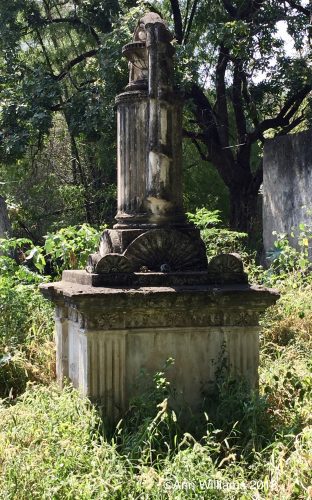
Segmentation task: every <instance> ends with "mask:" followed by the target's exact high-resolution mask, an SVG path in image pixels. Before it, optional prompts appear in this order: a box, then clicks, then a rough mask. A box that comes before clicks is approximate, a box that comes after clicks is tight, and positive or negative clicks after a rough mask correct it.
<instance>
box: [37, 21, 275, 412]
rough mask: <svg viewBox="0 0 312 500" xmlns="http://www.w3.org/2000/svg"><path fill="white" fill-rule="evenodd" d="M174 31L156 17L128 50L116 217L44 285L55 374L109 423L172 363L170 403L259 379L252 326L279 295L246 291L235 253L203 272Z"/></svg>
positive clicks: (194, 404) (198, 400)
mask: <svg viewBox="0 0 312 500" xmlns="http://www.w3.org/2000/svg"><path fill="white" fill-rule="evenodd" d="M171 40H172V36H171V34H170V32H169V31H168V29H167V27H166V24H165V23H164V21H163V20H162V19H161V18H160V17H159V16H158V15H157V14H154V13H150V14H148V15H146V16H144V17H143V18H142V19H141V20H140V22H139V25H138V27H137V29H136V31H135V34H134V40H133V42H132V43H130V44H127V45H126V46H125V47H124V54H125V55H126V57H127V58H128V60H129V70H130V72H129V73H130V74H129V85H128V87H127V89H126V92H124V93H122V94H120V95H119V96H117V99H116V102H117V108H118V213H117V216H116V219H117V224H116V226H114V229H110V230H106V231H105V232H104V234H103V235H102V238H101V242H100V247H99V251H98V252H97V253H96V254H93V255H92V256H90V262H89V265H88V268H87V270H88V272H86V271H64V273H63V279H62V281H61V282H58V283H49V284H44V285H42V286H41V290H42V292H43V293H44V295H45V296H47V297H48V298H49V299H50V300H52V301H53V302H54V303H55V304H56V325H57V336H56V340H57V376H58V379H59V381H60V382H62V380H63V379H64V377H68V378H69V379H70V380H71V381H72V383H73V384H74V386H75V387H77V388H79V389H80V390H81V391H82V393H83V394H85V395H87V396H89V397H91V398H93V399H100V400H101V401H102V403H103V405H104V411H105V413H106V415H108V416H110V417H111V418H112V419H113V420H116V419H118V418H120V416H121V415H122V414H123V412H124V411H126V410H127V408H128V405H129V402H130V400H131V398H132V397H133V396H134V395H136V393H137V391H139V390H140V387H139V386H138V385H137V379H138V377H139V374H140V373H141V371H142V369H143V370H145V371H146V372H147V373H149V374H150V375H151V376H152V375H154V373H155V372H156V371H158V370H159V369H161V368H162V367H163V365H164V364H165V362H166V360H167V359H168V358H172V357H173V358H174V359H175V364H174V366H173V367H172V369H171V371H170V372H169V374H168V376H169V380H170V381H171V382H172V384H173V386H174V387H175V388H176V391H177V404H179V402H180V403H181V402H182V401H183V402H186V403H187V404H189V405H190V407H191V408H192V409H193V410H194V411H197V410H198V409H199V408H200V407H201V404H202V401H203V399H204V397H205V395H206V394H209V393H211V392H212V391H214V390H215V389H216V386H217V383H218V381H219V380H220V374H221V373H223V374H224V375H225V376H233V377H244V378H245V379H247V381H248V382H249V384H250V386H251V387H253V388H255V387H256V386H257V381H258V358H259V346H258V330H259V327H258V319H259V314H261V313H262V312H263V311H264V310H265V309H266V308H267V307H268V306H269V305H271V304H273V303H275V301H276V300H277V298H278V294H277V293H276V292H274V291H272V290H266V289H264V288H261V287H253V286H249V285H247V277H246V274H245V273H244V270H243V264H242V261H241V260H240V258H239V257H238V256H237V255H219V256H217V257H214V258H213V259H211V261H210V262H209V265H208V266H207V257H206V252H205V247H204V244H203V242H202V241H201V239H200V234H199V231H198V230H197V229H195V227H194V226H193V225H192V224H188V223H187V222H186V217H185V214H184V210H183V205H182V189H181V165H182V159H181V144H182V101H181V99H180V98H179V96H178V95H177V94H176V93H175V92H174V89H173V59H172V57H173V53H174V49H173V46H172V45H171Z"/></svg>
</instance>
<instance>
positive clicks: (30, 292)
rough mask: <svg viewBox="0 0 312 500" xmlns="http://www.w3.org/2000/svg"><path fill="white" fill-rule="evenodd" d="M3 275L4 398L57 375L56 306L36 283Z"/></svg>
mask: <svg viewBox="0 0 312 500" xmlns="http://www.w3.org/2000/svg"><path fill="white" fill-rule="evenodd" d="M16 279H17V278H16V276H14V275H13V277H12V279H10V278H7V277H1V278H0V397H7V396H8V395H9V394H12V395H13V396H16V395H17V394H20V393H21V392H22V391H23V390H25V387H26V383H27V381H28V380H37V381H41V382H47V381H50V380H51V378H52V377H53V376H54V365H55V361H54V345H53V342H52V334H53V330H54V321H53V308H52V305H51V304H50V303H48V302H47V301H46V300H45V299H44V298H43V297H42V295H41V294H40V293H39V291H38V288H37V285H36V284H16Z"/></svg>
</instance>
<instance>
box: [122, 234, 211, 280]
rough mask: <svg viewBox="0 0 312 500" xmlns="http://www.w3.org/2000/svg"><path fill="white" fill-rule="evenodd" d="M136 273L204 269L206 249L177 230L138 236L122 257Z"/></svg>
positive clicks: (198, 241)
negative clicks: (131, 264)
mask: <svg viewBox="0 0 312 500" xmlns="http://www.w3.org/2000/svg"><path fill="white" fill-rule="evenodd" d="M124 255H125V256H126V257H127V258H128V259H129V261H130V262H132V263H133V265H134V266H135V268H136V269H135V270H137V271H138V270H140V268H141V267H142V266H146V267H147V269H148V270H149V271H161V270H162V269H163V270H165V271H166V272H170V271H190V270H193V271H199V270H204V269H206V268H207V257H206V249H205V246H204V244H203V243H202V241H201V240H195V241H193V240H191V238H189V236H188V235H186V234H183V233H182V232H180V231H176V230H172V229H171V230H168V229H154V230H151V231H147V232H146V233H144V234H142V235H141V236H138V237H137V238H136V239H135V240H134V241H133V242H132V243H130V245H129V246H128V248H127V249H126V251H125V254H124Z"/></svg>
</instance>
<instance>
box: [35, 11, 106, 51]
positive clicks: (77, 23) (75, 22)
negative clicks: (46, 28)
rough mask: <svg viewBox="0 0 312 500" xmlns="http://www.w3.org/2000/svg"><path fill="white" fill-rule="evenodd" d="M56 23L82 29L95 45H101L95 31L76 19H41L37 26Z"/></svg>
mask: <svg viewBox="0 0 312 500" xmlns="http://www.w3.org/2000/svg"><path fill="white" fill-rule="evenodd" d="M37 23H38V22H37ZM58 23H68V24H71V25H72V26H75V27H79V28H83V29H84V30H85V31H88V32H89V33H90V35H92V37H93V38H94V40H95V41H96V43H97V45H101V40H100V38H99V36H98V34H97V33H96V31H95V29H94V28H93V27H92V26H90V25H89V24H86V23H84V22H83V21H81V20H80V19H78V17H57V18H54V19H53V18H52V19H43V18H41V19H40V20H39V23H38V24H41V25H49V24H58Z"/></svg>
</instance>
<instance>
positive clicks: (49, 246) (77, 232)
mask: <svg viewBox="0 0 312 500" xmlns="http://www.w3.org/2000/svg"><path fill="white" fill-rule="evenodd" d="M100 235H101V231H98V230H96V229H94V228H93V227H91V226H89V225H88V224H82V225H81V226H78V227H77V226H69V227H65V228H63V229H60V230H59V231H57V232H56V233H48V234H47V235H46V236H45V244H44V253H45V255H46V256H49V259H51V260H52V266H53V268H54V270H55V271H56V272H57V273H58V274H60V273H61V271H62V270H63V269H83V268H85V267H86V263H87V260H88V257H89V255H90V254H91V253H94V252H95V251H96V250H97V248H98V245H99V239H100Z"/></svg>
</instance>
